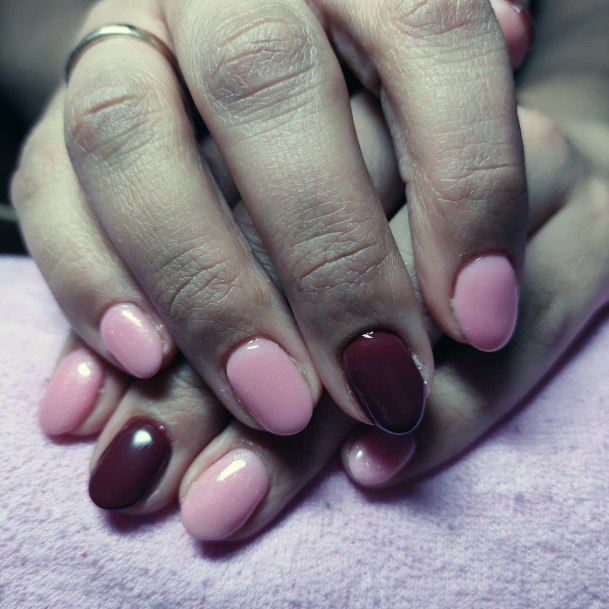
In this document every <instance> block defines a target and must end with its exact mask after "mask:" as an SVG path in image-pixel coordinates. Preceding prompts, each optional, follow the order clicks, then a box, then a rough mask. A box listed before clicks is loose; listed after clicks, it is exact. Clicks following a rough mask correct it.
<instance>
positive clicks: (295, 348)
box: [65, 3, 321, 434]
mask: <svg viewBox="0 0 609 609" xmlns="http://www.w3.org/2000/svg"><path fill="white" fill-rule="evenodd" d="M111 7H112V5H111V4H109V3H108V4H106V5H105V8H104V10H105V11H109V10H110V8H111ZM114 7H115V11H114V13H113V14H112V19H113V20H115V21H116V19H117V16H118V15H122V12H121V8H120V7H119V6H117V5H114ZM100 10H101V9H100ZM104 14H105V13H102V12H100V13H93V14H92V15H91V17H90V20H89V23H88V24H87V26H86V29H90V28H93V27H95V25H98V24H99V23H100V22H103V20H102V19H103V17H104ZM106 20H107V18H106ZM119 20H120V19H119ZM135 22H136V23H138V25H139V26H141V27H142V28H144V29H146V30H148V31H151V32H155V33H157V34H158V35H159V37H160V38H162V39H163V38H164V39H166V40H168V39H169V37H168V33H167V32H164V31H160V30H162V29H163V28H162V22H159V21H158V20H157V19H155V18H154V17H153V16H152V14H151V13H148V12H147V11H146V10H142V11H141V14H140V15H139V17H138V18H137V20H136V21H135ZM65 135H66V143H67V149H68V152H69V154H70V158H71V160H72V164H73V166H74V169H75V172H76V174H77V176H78V177H79V179H80V182H81V185H82V186H83V190H84V192H85V194H86V196H87V200H88V202H89V204H90V205H91V207H92V209H93V210H94V212H95V215H96V217H97V218H98V219H99V221H100V223H101V224H102V225H103V227H104V229H105V231H106V232H107V234H108V236H109V238H110V240H111V241H112V243H113V245H114V247H115V248H116V250H117V251H118V253H119V254H120V256H121V258H122V259H123V261H124V262H125V263H126V265H127V266H128V267H129V269H130V270H131V271H132V273H133V274H134V276H135V277H136V278H137V280H138V282H139V283H140V285H141V286H142V287H143V288H144V290H145V292H146V294H147V295H148V297H149V298H150V300H151V302H153V304H154V306H155V308H156V309H157V311H158V313H159V315H160V317H161V318H162V319H163V320H164V322H165V323H166V325H167V328H168V329H169V331H170V332H171V335H172V336H173V337H174V339H175V341H176V343H177V345H178V346H179V348H180V350H181V351H182V352H183V353H184V355H185V356H186V357H187V359H188V360H189V361H190V362H191V363H192V365H193V366H194V368H195V369H196V370H197V372H199V373H200V374H201V376H202V377H203V379H204V380H205V382H206V383H207V385H208V386H209V387H210V389H212V390H213V392H214V393H215V395H217V396H218V397H219V399H220V400H221V401H222V402H223V403H224V405H225V406H226V407H227V408H228V409H229V410H230V411H231V412H232V413H233V414H234V415H235V416H236V417H237V418H239V419H240V420H242V421H243V422H245V423H246V424H248V425H253V426H256V427H260V426H262V427H264V428H265V429H267V430H269V431H271V432H273V433H278V434H291V433H295V432H297V431H300V430H301V429H302V428H303V427H304V426H305V425H306V424H307V422H308V421H309V419H310V417H311V413H312V409H313V405H314V403H315V402H316V401H317V399H318V397H319V395H320V393H321V384H320V381H319V378H318V376H317V374H316V372H315V369H314V368H313V364H312V363H311V360H310V358H309V355H308V352H307V349H306V347H305V345H304V342H303V340H302V338H301V337H300V333H299V332H298V328H297V327H296V324H295V322H294V319H293V317H292V316H291V314H290V312H289V309H288V307H287V306H286V304H285V302H284V301H283V300H282V299H281V297H280V295H279V294H278V292H277V291H276V289H275V287H274V286H273V285H272V283H271V282H270V281H269V279H268V276H267V275H266V274H265V273H264V270H263V269H262V268H261V266H260V265H259V264H258V262H257V261H256V259H255V257H254V256H253V255H252V253H251V251H250V249H249V247H248V245H247V243H246V241H245V239H244V238H243V235H242V234H241V233H240V232H239V230H238V228H237V226H236V224H235V222H234V220H233V218H232V215H231V214H230V210H229V209H228V208H227V206H226V204H225V202H224V201H223V200H222V199H221V197H220V193H219V191H218V189H217V188H216V186H215V185H214V183H213V180H212V178H211V176H210V174H209V173H208V172H207V170H206V168H205V167H203V166H202V163H201V159H200V157H199V153H198V147H197V142H196V138H195V134H194V132H193V130H192V128H191V125H190V123H189V119H188V115H187V113H186V111H185V108H184V104H183V100H182V97H181V91H180V86H179V81H178V78H177V76H176V74H175V73H174V72H173V70H172V68H171V66H170V64H169V63H168V62H167V61H166V59H165V58H164V57H163V56H162V55H161V54H160V53H158V52H157V50H156V49H154V48H152V47H151V46H149V45H146V44H144V43H142V42H141V41H139V40H135V39H133V38H129V37H115V38H111V39H105V40H104V41H103V44H102V43H100V44H97V45H94V46H92V47H90V48H88V49H87V51H86V52H85V53H84V54H83V55H82V56H81V57H80V60H79V61H78V63H77V64H76V65H75V67H74V70H73V72H72V75H71V78H70V83H69V86H68V92H67V99H66V125H65Z"/></svg>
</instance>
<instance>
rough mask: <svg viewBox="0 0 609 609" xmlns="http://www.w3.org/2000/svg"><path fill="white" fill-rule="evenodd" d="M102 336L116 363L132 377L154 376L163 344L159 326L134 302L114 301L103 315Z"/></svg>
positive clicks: (157, 368) (161, 356)
mask: <svg viewBox="0 0 609 609" xmlns="http://www.w3.org/2000/svg"><path fill="white" fill-rule="evenodd" d="M100 330H101V336H102V339H103V341H104V343H105V345H106V347H107V348H108V351H110V353H112V355H113V356H114V357H115V358H116V359H117V361H118V363H119V364H120V365H121V366H122V367H123V368H124V369H125V370H126V371H127V372H129V374H132V375H133V376H137V377H138V378H143V379H145V378H149V377H151V376H154V375H155V374H156V373H157V372H158V371H159V370H160V368H161V366H162V364H163V353H164V350H165V348H164V344H163V339H162V338H161V335H160V333H159V330H158V327H157V326H155V324H154V323H153V322H152V321H151V320H150V318H149V317H148V316H147V315H146V314H145V313H144V312H143V311H142V310H141V309H140V308H139V307H138V306H136V305H134V304H117V305H114V306H113V307H110V308H109V309H108V310H107V311H106V312H105V314H104V316H103V317H102V320H101V325H100Z"/></svg>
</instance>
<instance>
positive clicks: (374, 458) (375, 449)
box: [341, 428, 416, 487]
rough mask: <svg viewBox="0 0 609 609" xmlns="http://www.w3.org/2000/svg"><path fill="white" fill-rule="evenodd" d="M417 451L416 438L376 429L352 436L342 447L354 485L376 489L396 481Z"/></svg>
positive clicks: (344, 462) (342, 453) (346, 468)
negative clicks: (396, 477) (393, 479)
mask: <svg viewBox="0 0 609 609" xmlns="http://www.w3.org/2000/svg"><path fill="white" fill-rule="evenodd" d="M415 450H416V442H415V439H414V435H412V434H409V435H405V436H394V435H390V434H387V433H384V432H382V431H380V430H378V429H374V428H372V429H365V430H364V431H363V432H362V431H361V430H359V431H358V432H356V433H355V434H354V435H352V436H351V437H349V438H348V439H347V440H346V441H345V442H344V443H343V445H342V447H341V458H342V461H343V465H344V467H345V470H346V472H347V475H348V476H349V477H350V478H351V479H352V480H353V481H354V482H356V483H357V484H360V485H362V486H369V487H374V486H379V485H382V484H385V483H387V482H389V481H390V480H391V479H392V478H394V477H395V476H396V475H397V474H398V473H399V472H400V471H401V470H402V469H403V468H404V467H405V466H406V465H407V464H408V462H409V461H410V459H411V458H412V456H413V455H414V453H415Z"/></svg>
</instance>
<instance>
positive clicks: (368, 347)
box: [342, 331, 426, 434]
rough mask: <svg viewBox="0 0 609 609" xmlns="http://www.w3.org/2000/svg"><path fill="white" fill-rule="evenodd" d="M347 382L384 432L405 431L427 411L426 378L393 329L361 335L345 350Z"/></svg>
mask: <svg viewBox="0 0 609 609" xmlns="http://www.w3.org/2000/svg"><path fill="white" fill-rule="evenodd" d="M342 365H343V371H344V373H345V376H346V377H347V382H348V383H349V386H350V387H351V390H352V391H353V393H354V394H355V395H356V396H357V399H358V400H359V403H360V404H361V406H362V408H363V409H364V412H365V413H366V414H367V415H368V417H369V418H370V419H371V420H372V422H373V423H374V424H375V425H376V426H377V427H378V428H379V429H382V430H383V431H387V432H389V433H393V434H405V433H409V432H411V431H413V430H414V429H415V428H416V427H417V426H418V425H419V423H420V421H421V418H422V417H423V411H424V410H425V397H426V395H425V381H424V380H423V376H422V375H421V372H420V371H419V368H418V366H417V364H416V363H415V361H414V359H413V356H412V353H411V351H410V349H409V348H408V346H407V345H406V343H404V341H403V340H402V339H401V338H399V337H398V336H396V335H395V334H391V333H390V332H383V331H374V332H367V333H366V334H362V335H361V336H358V337H357V338H356V339H355V340H353V341H352V342H350V343H349V344H348V345H347V347H346V348H345V350H344V351H343V357H342Z"/></svg>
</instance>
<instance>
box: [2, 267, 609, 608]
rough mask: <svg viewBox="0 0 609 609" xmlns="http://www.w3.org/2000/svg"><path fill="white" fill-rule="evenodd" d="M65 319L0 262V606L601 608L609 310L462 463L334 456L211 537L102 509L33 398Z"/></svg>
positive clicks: (607, 573) (608, 534) (82, 454)
mask: <svg viewBox="0 0 609 609" xmlns="http://www.w3.org/2000/svg"><path fill="white" fill-rule="evenodd" d="M66 333H67V324H66V322H65V321H64V320H63V318H62V317H61V314H60V313H59V311H58V309H57V307H56V305H55V304H54V302H53V300H52V298H51V296H50V294H49V292H48V289H47V288H46V287H45V285H44V283H43V281H42V280H41V278H40V276H39V274H38V272H37V271H36V269H35V267H34V265H33V263H32V262H31V261H30V260H28V259H25V258H21V259H19V258H4V259H0V363H1V364H0V388H1V389H0V391H1V393H0V395H1V396H2V421H1V423H0V429H1V430H2V431H1V434H2V442H1V444H0V472H1V475H0V607H1V608H2V609H13V608H19V609H22V608H23V609H38V608H40V609H43V608H44V609H72V608H74V609H76V608H78V609H82V608H94V607H100V608H103V609H119V608H120V609H124V608H130V609H139V608H142V609H143V608H146V609H153V608H154V609H173V608H176V609H178V608H180V609H194V608H197V609H199V608H212V609H229V608H230V609H240V608H244V609H263V608H271V609H284V608H292V609H308V608H311V609H313V608H314V609H326V608H327V609H341V608H349V609H351V608H353V609H360V608H361V609H364V608H372V607H375V608H376V607H379V608H384V607H391V608H408V609H419V608H421V609H423V608H425V609H440V608H441V609H444V608H446V609H486V608H492V609H521V608H522V609H525V608H526V609H530V608H536V607H539V608H543V609H553V608H556V609H607V608H608V607H609V548H608V542H609V516H608V502H607V499H608V497H609V380H608V366H607V363H608V361H607V355H606V354H607V352H608V351H609V316H605V317H604V318H603V319H600V320H598V321H597V322H596V324H595V326H594V329H593V330H592V331H589V332H588V333H587V335H586V336H585V337H584V339H583V340H582V341H580V343H579V346H578V347H577V350H576V353H574V354H572V356H571V357H570V358H569V360H568V361H567V362H566V363H564V364H563V365H562V366H561V367H560V368H559V370H558V371H557V373H556V374H555V375H554V377H553V378H552V380H551V381H549V382H548V383H546V384H545V386H544V387H543V388H542V390H541V391H539V392H537V393H536V394H535V395H534V396H533V397H532V398H531V399H530V400H529V403H528V404H527V405H526V406H525V407H524V408H523V409H522V410H520V411H519V413H518V414H517V415H516V416H514V417H513V418H511V419H510V420H509V421H507V422H506V423H505V424H504V425H503V426H502V427H501V428H500V429H498V430H497V431H495V432H494V433H493V434H491V435H490V436H489V437H487V438H486V439H485V440H484V441H483V442H482V443H481V444H479V445H478V446H477V447H476V448H475V449H474V450H472V451H470V452H469V453H468V454H467V455H466V456H465V457H464V458H462V459H461V460H460V461H459V462H457V463H455V464H454V465H452V466H451V467H450V468H448V469H446V470H444V471H443V472H441V473H439V474H437V475H436V476H434V477H433V478H430V479H428V480H426V481H424V482H422V483H420V484H418V485H417V486H415V487H414V488H400V489H396V490H392V491H389V492H375V493H372V492H363V491H361V490H359V489H358V488H356V487H355V486H354V485H353V484H352V483H350V482H349V481H348V479H347V478H346V477H345V475H344V474H343V473H342V471H341V469H340V467H339V465H338V463H337V461H334V462H333V463H331V464H330V465H329V466H328V467H327V468H326V470H325V471H324V472H323V473H322V475H321V476H319V477H318V479H317V480H315V481H314V482H313V483H312V484H311V485H310V486H309V487H308V488H307V489H305V491H304V492H303V493H302V495H301V496H300V498H298V499H297V500H296V501H295V502H294V503H293V505H292V506H290V508H289V509H288V511H287V512H286V513H285V514H284V515H283V516H282V517H281V518H280V519H279V520H277V521H276V522H275V523H274V525H273V526H272V527H270V528H269V529H268V530H267V531H265V532H263V533H262V534H261V535H259V536H258V537H257V538H255V539H254V540H252V541H250V542H248V543H244V544H240V545H230V546H224V545H220V544H213V545H204V544H201V543H199V542H197V541H195V540H194V539H192V538H190V537H189V536H188V535H187V534H186V532H185V531H184V529H183V527H182V525H181V523H180V518H179V514H178V512H177V508H176V507H175V506H174V507H172V508H169V509H167V510H165V511H164V512H163V513H162V514H159V515H157V516H153V517H148V518H146V519H144V520H138V519H136V518H129V517H126V516H120V515H108V514H106V513H103V512H102V511H100V510H99V509H97V508H96V507H95V506H94V505H93V504H92V503H91V502H90V501H89V498H88V495H87V470H88V460H89V456H90V453H91V448H92V442H91V441H86V442H82V441H61V442H53V441H51V440H49V439H48V438H46V437H45V436H44V435H43V434H42V433H41V431H40V430H39V429H38V426H37V422H36V410H37V406H38V403H39V401H40V398H41V396H42V393H43V391H44V387H45V384H46V383H47V382H48V379H49V376H50V374H51V371H52V369H53V366H54V363H55V358H56V356H57V354H58V352H59V350H60V348H61V346H62V342H63V339H64V338H65V336H66Z"/></svg>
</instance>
